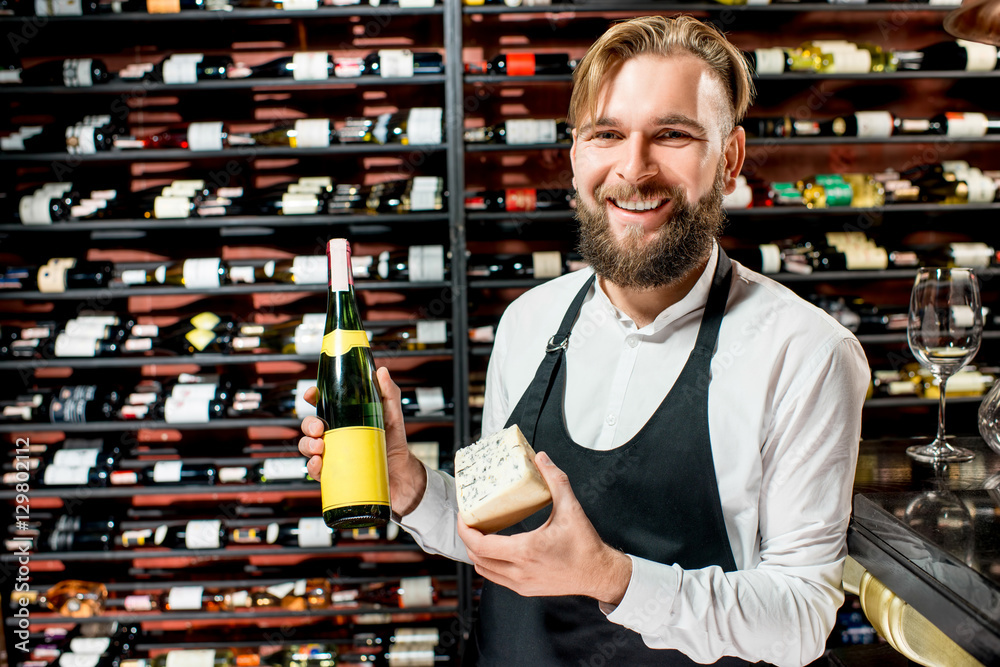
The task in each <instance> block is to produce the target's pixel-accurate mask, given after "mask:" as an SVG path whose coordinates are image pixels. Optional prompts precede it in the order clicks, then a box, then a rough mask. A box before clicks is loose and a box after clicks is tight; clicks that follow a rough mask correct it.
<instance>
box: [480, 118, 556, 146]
mask: <svg viewBox="0 0 1000 667" xmlns="http://www.w3.org/2000/svg"><path fill="white" fill-rule="evenodd" d="M572 139H573V136H572V134H571V131H570V127H569V125H567V124H566V121H565V120H556V119H551V118H509V119H507V120H505V121H503V122H502V123H497V124H496V125H487V126H485V127H476V128H470V129H467V130H465V141H466V143H470V144H507V145H508V146H519V145H531V144H555V143H569V142H570V141H572Z"/></svg>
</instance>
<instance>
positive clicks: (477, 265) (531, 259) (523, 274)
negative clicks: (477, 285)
mask: <svg viewBox="0 0 1000 667" xmlns="http://www.w3.org/2000/svg"><path fill="white" fill-rule="evenodd" d="M568 266H569V259H568V258H567V259H565V260H564V259H563V256H562V253H560V252H559V251H557V250H555V251H545V252H533V253H531V254H530V255H514V254H502V255H472V256H471V257H469V260H468V263H467V267H466V269H467V273H468V275H469V277H470V278H473V277H475V278H495V279H501V278H507V279H512V278H537V279H543V278H556V277H558V276H561V275H562V274H563V273H565V272H566V270H567V268H568Z"/></svg>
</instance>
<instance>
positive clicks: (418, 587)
mask: <svg viewBox="0 0 1000 667" xmlns="http://www.w3.org/2000/svg"><path fill="white" fill-rule="evenodd" d="M437 600H438V590H437V586H435V582H434V580H433V579H432V578H431V577H427V576H420V577H404V578H402V579H400V580H399V582H392V581H376V582H369V583H364V584H361V585H359V586H356V587H353V588H344V589H341V590H335V591H333V593H332V594H331V602H332V603H333V605H334V606H336V605H352V604H353V605H362V604H368V605H379V606H386V607H401V608H408V607H430V606H432V605H434V604H435V603H436V602H437Z"/></svg>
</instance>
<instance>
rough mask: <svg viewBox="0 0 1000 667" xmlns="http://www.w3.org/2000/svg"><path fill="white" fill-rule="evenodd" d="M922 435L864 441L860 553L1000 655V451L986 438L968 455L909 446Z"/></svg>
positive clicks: (964, 638) (888, 580) (935, 615)
mask: <svg viewBox="0 0 1000 667" xmlns="http://www.w3.org/2000/svg"><path fill="white" fill-rule="evenodd" d="M914 442H915V441H913V440H876V441H863V442H862V443H861V453H860V456H859V459H858V469H857V475H856V480H855V487H854V489H855V496H854V513H853V516H852V520H851V525H850V528H849V530H848V548H849V551H850V553H851V555H852V556H853V557H854V558H855V559H856V560H857V561H858V562H859V563H861V565H862V566H864V567H865V568H866V569H867V570H868V571H869V572H871V573H872V575H874V576H876V577H877V578H879V579H880V580H881V581H882V582H883V583H885V584H886V585H887V586H888V587H889V588H890V589H892V590H893V591H894V592H895V593H896V594H897V595H899V596H900V597H901V598H903V599H904V600H906V601H907V602H908V603H909V604H911V605H912V606H913V607H914V608H916V609H917V610H918V611H920V612H921V613H922V614H924V616H926V617H927V618H928V619H929V620H930V621H931V622H933V623H934V624H935V625H937V626H938V627H939V628H940V629H941V630H942V631H944V632H945V634H947V635H949V636H950V637H951V638H952V639H954V640H955V641H956V642H958V643H959V644H960V645H961V646H962V647H963V648H965V649H966V650H967V651H969V653H971V654H972V655H973V656H975V657H976V658H977V659H979V660H980V661H982V662H984V664H996V662H997V660H998V659H1000V488H998V487H1000V455H998V454H996V453H995V452H993V451H992V450H991V449H990V448H989V447H987V445H986V443H985V442H983V440H982V439H980V438H973V437H968V438H956V439H955V444H956V445H958V446H961V447H967V448H969V449H972V450H974V451H975V452H976V458H975V459H973V460H972V461H966V462H963V463H950V464H943V465H938V466H934V465H930V464H925V463H920V462H918V461H915V460H913V459H911V458H910V457H908V456H907V455H906V447H907V446H908V445H910V444H914Z"/></svg>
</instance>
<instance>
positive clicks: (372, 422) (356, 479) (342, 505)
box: [317, 239, 390, 529]
mask: <svg viewBox="0 0 1000 667" xmlns="http://www.w3.org/2000/svg"><path fill="white" fill-rule="evenodd" d="M350 257H351V250H350V245H349V244H348V242H347V240H346V239H332V240H331V241H330V242H329V243H328V244H327V258H328V260H329V266H330V283H329V284H330V293H329V300H328V302H327V320H326V327H325V334H324V337H323V351H322V353H321V355H320V359H319V369H318V374H317V387H318V389H319V397H318V403H317V414H318V415H319V416H320V417H321V418H322V419H323V420H324V421H325V422H326V425H327V429H328V430H327V431H326V432H325V433H324V434H323V441H324V443H325V446H326V449H325V451H324V453H323V461H324V465H323V469H322V475H321V480H320V481H321V483H322V503H323V519H324V521H326V523H327V525H329V526H330V527H331V528H335V529H337V528H351V527H365V526H373V525H374V526H378V525H385V524H386V523H388V522H389V519H390V505H389V477H388V469H387V463H386V450H385V427H384V424H383V420H382V399H381V394H380V392H379V388H378V380H377V379H376V377H375V359H374V358H373V357H372V353H371V348H370V347H369V343H368V336H367V335H366V334H365V332H364V327H363V325H362V322H361V315H360V314H359V312H358V305H357V301H356V300H355V295H354V279H353V276H352V272H351V261H350Z"/></svg>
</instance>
